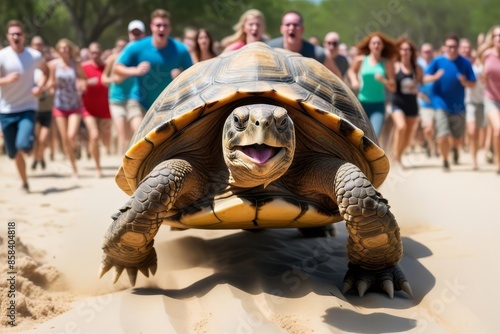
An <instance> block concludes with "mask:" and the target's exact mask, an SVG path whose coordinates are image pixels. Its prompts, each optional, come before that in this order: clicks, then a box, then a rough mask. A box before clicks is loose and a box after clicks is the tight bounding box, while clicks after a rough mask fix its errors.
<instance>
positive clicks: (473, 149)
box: [467, 120, 479, 170]
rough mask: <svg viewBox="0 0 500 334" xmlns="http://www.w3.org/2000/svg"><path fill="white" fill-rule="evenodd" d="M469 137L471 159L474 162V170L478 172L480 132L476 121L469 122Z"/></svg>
mask: <svg viewBox="0 0 500 334" xmlns="http://www.w3.org/2000/svg"><path fill="white" fill-rule="evenodd" d="M467 135H468V138H469V150H470V157H471V160H472V169H474V170H476V169H477V168H478V165H477V149H478V143H479V138H478V137H479V131H478V128H477V125H476V121H475V120H473V121H470V122H467Z"/></svg>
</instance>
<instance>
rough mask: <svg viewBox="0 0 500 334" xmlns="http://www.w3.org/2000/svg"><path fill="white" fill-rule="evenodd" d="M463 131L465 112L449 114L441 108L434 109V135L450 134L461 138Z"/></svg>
mask: <svg viewBox="0 0 500 334" xmlns="http://www.w3.org/2000/svg"><path fill="white" fill-rule="evenodd" d="M464 133H465V112H461V113H458V114H450V113H447V112H446V111H444V110H443V109H437V110H436V137H437V138H439V137H443V136H446V135H451V136H452V137H453V138H456V139H461V138H462V137H463V135H464Z"/></svg>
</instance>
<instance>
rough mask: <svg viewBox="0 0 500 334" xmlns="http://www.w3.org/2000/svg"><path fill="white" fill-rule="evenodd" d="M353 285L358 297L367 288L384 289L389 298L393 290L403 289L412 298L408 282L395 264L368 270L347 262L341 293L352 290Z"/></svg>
mask: <svg viewBox="0 0 500 334" xmlns="http://www.w3.org/2000/svg"><path fill="white" fill-rule="evenodd" d="M354 286H355V287H356V290H357V292H358V294H359V296H360V297H363V296H364V295H365V293H366V291H368V290H379V291H384V292H385V293H387V295H388V296H389V298H391V299H393V298H394V291H395V290H397V291H399V290H403V291H404V292H406V293H407V294H408V295H409V296H410V297H411V298H413V292H412V290H411V287H410V284H409V283H408V281H407V279H406V277H405V275H404V273H403V271H402V270H401V269H400V268H399V267H398V266H397V265H394V266H391V267H388V268H385V269H381V270H368V269H364V268H361V267H360V266H358V265H353V264H349V270H348V271H347V273H346V275H345V278H344V285H343V287H342V293H347V292H349V291H350V290H353V289H354Z"/></svg>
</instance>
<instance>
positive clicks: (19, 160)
mask: <svg viewBox="0 0 500 334" xmlns="http://www.w3.org/2000/svg"><path fill="white" fill-rule="evenodd" d="M14 161H15V162H16V168H17V172H18V173H19V176H20V177H21V181H22V182H23V187H24V188H25V189H26V190H28V189H27V188H26V187H27V185H28V175H27V173H26V161H25V160H24V156H23V152H21V151H18V152H17V153H16V156H15V157H14Z"/></svg>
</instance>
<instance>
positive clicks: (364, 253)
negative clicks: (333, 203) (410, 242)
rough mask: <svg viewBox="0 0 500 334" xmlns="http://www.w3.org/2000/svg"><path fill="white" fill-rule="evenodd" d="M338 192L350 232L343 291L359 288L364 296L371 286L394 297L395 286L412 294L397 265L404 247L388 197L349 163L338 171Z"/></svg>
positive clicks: (342, 211)
mask: <svg viewBox="0 0 500 334" xmlns="http://www.w3.org/2000/svg"><path fill="white" fill-rule="evenodd" d="M335 194H336V196H337V203H338V206H339V209H340V214H341V215H342V216H343V217H344V219H345V221H346V226H347V231H348V232H349V239H348V242H347V254H348V256H349V261H350V263H349V270H348V272H347V274H346V276H345V278H344V287H343V292H344V293H345V292H347V291H349V290H351V289H353V288H354V287H356V288H357V290H358V293H359V295H360V296H363V295H364V293H365V292H366V290H368V289H370V288H373V289H382V290H383V291H385V292H387V294H388V295H389V296H390V297H391V298H392V297H393V296H394V289H396V290H404V291H405V292H406V293H408V294H409V295H410V296H412V292H411V288H410V285H409V283H408V282H407V280H406V278H405V276H404V274H403V272H402V271H401V269H400V268H399V267H398V266H397V263H398V262H399V261H400V260H401V257H402V254H403V247H402V243H401V238H400V234H399V227H398V225H397V223H396V219H395V218H394V215H393V214H392V213H391V212H390V211H389V205H388V204H387V200H385V199H384V198H382V196H381V195H380V193H378V192H377V191H376V190H375V189H374V188H373V186H372V185H371V183H370V182H369V181H368V180H367V179H366V177H365V175H364V174H363V173H362V172H361V171H360V170H359V168H358V167H356V166H355V165H353V164H350V163H345V164H343V165H342V166H340V168H339V169H338V171H337V173H336V176H335Z"/></svg>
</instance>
